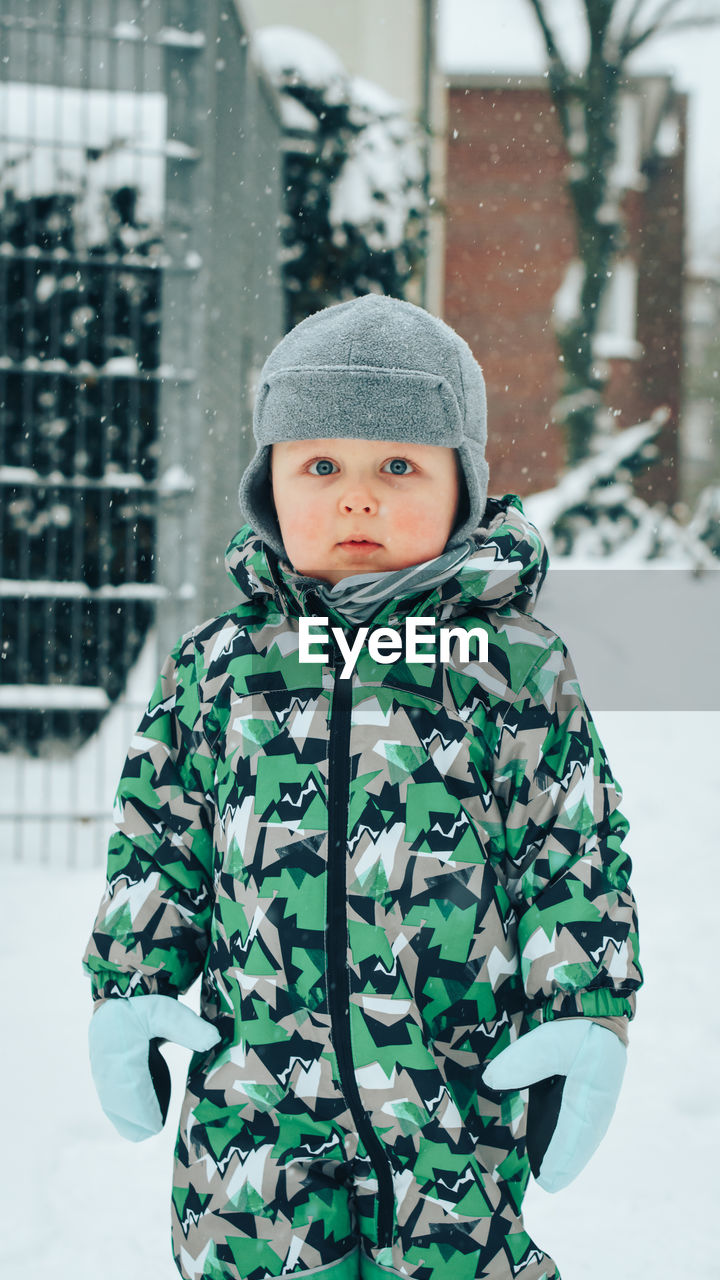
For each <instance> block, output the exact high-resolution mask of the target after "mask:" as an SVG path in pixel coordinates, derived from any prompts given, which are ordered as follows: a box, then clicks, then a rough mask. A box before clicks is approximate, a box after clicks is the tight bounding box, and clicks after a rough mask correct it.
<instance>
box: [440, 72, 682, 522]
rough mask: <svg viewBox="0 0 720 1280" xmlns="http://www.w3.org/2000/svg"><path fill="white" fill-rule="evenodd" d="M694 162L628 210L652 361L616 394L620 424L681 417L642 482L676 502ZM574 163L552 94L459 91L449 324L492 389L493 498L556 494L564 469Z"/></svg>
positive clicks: (667, 172)
mask: <svg viewBox="0 0 720 1280" xmlns="http://www.w3.org/2000/svg"><path fill="white" fill-rule="evenodd" d="M682 105H684V102H683V103H682ZM683 155H684V148H683V147H681V150H680V152H679V155H678V156H677V157H675V158H673V159H672V160H665V161H661V162H658V164H657V165H656V168H655V170H654V172H653V174H652V175H651V177H650V183H649V187H648V190H647V192H643V193H636V192H633V193H631V195H630V197H629V200H628V207H627V213H628V218H629V227H628V235H629V248H630V251H631V252H632V253H633V254H634V255H635V257H636V261H637V263H638V267H639V285H638V297H639V308H640V314H639V317H638V333H637V337H638V340H639V341H640V342H641V343H642V344H643V345H644V346H645V349H646V350H645V355H644V357H643V358H642V359H641V360H622V361H621V360H613V361H612V362H611V367H612V376H611V382H610V387H609V401H610V403H612V405H613V407H615V408H619V409H621V414H620V415H619V417H618V419H617V420H618V423H619V425H621V426H631V425H633V424H634V423H635V422H638V421H641V420H642V419H643V418H645V417H647V416H648V415H649V413H650V412H651V411H652V409H653V408H655V407H656V405H658V404H660V403H666V404H668V405H669V406H670V408H671V410H672V414H673V416H672V419H671V421H670V422H669V424H668V427H667V428H666V429H665V431H664V433H663V439H662V448H663V455H664V456H663V463H662V465H660V466H656V467H654V468H653V469H652V473H649V474H648V476H647V477H646V478H645V479H644V480H643V482H642V483H643V486H644V488H645V489H648V486H652V489H651V490H650V494H651V496H653V497H663V498H665V499H666V500H670V501H672V500H674V498H675V497H676V484H677V468H676V465H675V455H676V436H677V415H678V409H679V402H680V392H681V379H680V374H681V351H682V251H683V231H684V228H683V200H682V191H683V176H684V175H683ZM566 163H567V154H566V151H565V148H564V143H563V139H562V135H561V131H560V127H559V124H558V121H557V118H556V115H555V111H554V108H553V106H552V103H551V101H550V97H549V94H548V92H547V90H546V89H545V88H544V87H543V86H541V87H534V86H530V87H526V86H522V87H501V86H500V87H498V86H495V85H493V86H492V87H488V88H486V87H470V88H469V87H467V86H463V85H462V84H460V83H459V84H456V85H452V86H451V88H450V92H449V103H448V155H447V226H446V256H445V310H444V315H445V318H446V320H447V321H448V323H449V324H451V325H452V326H453V327H454V328H455V329H457V330H458V332H459V333H461V334H462V336H463V337H464V338H465V339H466V341H467V342H468V343H469V344H470V346H471V348H472V350H473V351H474V353H475V355H476V357H477V359H478V360H479V362H480V364H481V365H482V367H483V369H484V372H485V376H486V379H487V385H488V401H489V435H490V442H489V447H488V457H489V462H490V476H491V482H490V488H491V492H493V493H503V492H507V491H509V490H511V491H514V492H518V493H520V494H526V493H531V492H533V491H537V490H539V489H544V488H546V487H548V486H549V485H551V484H552V483H553V482H554V480H555V479H556V477H557V474H558V472H559V471H560V469H561V468H562V466H563V463H564V441H563V437H562V433H561V431H560V429H559V428H558V427H557V426H556V425H555V424H554V423H553V421H552V407H553V404H554V403H555V401H556V399H557V397H558V394H559V391H560V387H561V381H560V365H559V364H558V357H557V349H556V345H555V339H554V334H553V330H552V324H551V311H552V303H553V297H554V295H555V293H556V291H557V289H558V287H559V285H560V284H561V282H562V279H563V276H564V272H565V268H566V266H567V263H568V262H569V261H570V259H571V258H572V257H574V255H575V233H574V225H573V220H572V213H571V209H570V205H569V202H568V198H567V195H566V193H565V190H564V169H565V165H566Z"/></svg>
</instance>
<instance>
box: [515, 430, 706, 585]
mask: <svg viewBox="0 0 720 1280" xmlns="http://www.w3.org/2000/svg"><path fill="white" fill-rule="evenodd" d="M666 421H667V410H665V409H659V410H656V412H655V413H654V414H653V416H652V418H651V419H650V420H649V421H648V422H643V423H639V424H638V425H637V426H634V427H629V428H627V429H626V430H624V431H620V432H618V433H617V435H615V436H612V437H611V438H610V439H609V440H608V442H607V444H606V445H605V447H604V448H603V450H602V451H601V452H599V453H598V454H596V455H594V456H593V457H591V458H588V459H587V460H585V461H584V462H582V463H580V464H579V465H578V466H576V467H573V468H571V469H570V470H569V471H567V472H566V473H565V475H564V476H562V478H561V479H560V480H559V482H558V484H557V485H556V486H555V487H554V488H553V489H546V490H544V491H543V492H541V493H535V494H532V495H531V496H530V497H528V498H525V499H524V500H523V505H524V507H525V510H526V512H527V514H528V516H529V518H530V519H531V520H532V522H533V523H534V524H535V525H537V527H538V529H539V530H540V532H541V533H542V535H543V537H544V538H545V540H546V543H547V546H548V550H549V552H550V555H551V557H552V556H568V555H572V556H573V557H575V558H578V557H579V558H588V559H598V558H601V559H603V560H604V561H605V562H607V561H610V562H611V563H612V564H613V565H618V566H619V565H626V566H630V565H636V564H644V563H646V562H647V561H652V562H655V563H658V564H662V565H664V566H667V565H677V566H684V567H687V568H692V569H694V570H697V569H703V568H706V569H707V568H717V559H716V556H715V555H713V546H712V543H711V539H710V536H709V535H703V533H702V532H701V526H700V522H698V524H697V525H696V526H693V525H692V524H691V525H688V526H683V525H680V524H679V523H678V522H677V521H676V520H674V519H673V518H672V516H670V515H669V514H668V512H667V511H666V510H665V509H664V508H663V507H662V506H661V505H657V506H654V507H651V506H650V505H649V504H648V503H647V502H645V501H644V500H643V499H642V498H639V497H638V496H637V495H636V494H635V493H634V492H633V488H632V484H631V476H632V474H633V473H634V472H636V471H638V470H640V469H641V468H642V467H644V466H645V465H647V462H648V461H649V460H650V459H651V457H652V455H653V454H654V452H655V450H654V449H653V446H652V441H653V439H654V437H655V436H656V435H657V434H658V432H659V431H660V429H661V427H662V426H663V424H664V423H665V422H666ZM716 503H717V510H716V515H715V519H716V521H717V511H718V510H720V493H719V495H718V497H717V498H716ZM710 516H711V513H710V511H708V520H707V523H708V525H709V526H711V525H712V520H711V518H710ZM703 527H705V526H703ZM718 542H719V543H720V538H718Z"/></svg>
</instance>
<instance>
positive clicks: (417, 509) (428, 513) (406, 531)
mask: <svg viewBox="0 0 720 1280" xmlns="http://www.w3.org/2000/svg"><path fill="white" fill-rule="evenodd" d="M438 515H439V511H438V508H437V506H436V505H435V504H434V503H430V502H429V501H427V500H426V499H418V500H415V501H413V502H411V503H404V504H403V505H402V506H401V507H399V508H398V510H396V511H395V512H394V514H393V521H392V523H393V528H394V529H395V530H397V532H398V533H402V534H403V536H405V537H407V538H408V539H412V540H417V542H418V543H422V542H426V541H427V537H428V533H429V532H430V530H431V528H432V526H433V525H436V524H437V519H438Z"/></svg>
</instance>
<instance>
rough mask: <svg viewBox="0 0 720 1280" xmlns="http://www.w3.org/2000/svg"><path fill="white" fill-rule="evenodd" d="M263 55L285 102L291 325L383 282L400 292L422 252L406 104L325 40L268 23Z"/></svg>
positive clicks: (415, 160) (421, 205)
mask: <svg viewBox="0 0 720 1280" xmlns="http://www.w3.org/2000/svg"><path fill="white" fill-rule="evenodd" d="M256 52H257V54H258V56H259V58H260V60H261V62H262V64H263V67H264V69H265V71H266V72H267V74H268V75H269V77H270V79H271V80H272V81H273V83H274V85H275V87H276V88H277V89H278V90H279V93H280V99H281V103H282V118H283V125H284V128H285V140H284V154H285V175H284V189H285V203H286V209H285V216H284V218H283V222H282V227H281V229H282V235H283V243H282V249H281V263H282V268H283V279H284V283H285V290H286V298H287V301H288V310H289V314H288V317H287V319H288V323H289V324H294V323H297V321H298V320H300V319H302V318H303V317H304V316H305V315H308V314H310V313H311V312H312V311H313V310H316V309H317V307H318V306H327V305H329V304H330V303H331V302H334V301H340V300H341V299H342V298H346V297H352V296H353V295H354V294H358V293H366V292H369V291H371V290H372V289H379V290H380V291H382V292H385V293H392V294H394V295H395V296H402V294H403V290H404V285H405V283H406V282H407V280H408V279H409V278H410V276H411V274H412V273H413V271H414V269H415V266H416V264H417V263H418V262H419V261H420V260H421V258H422V257H423V254H424V242H425V219H426V214H427V207H428V201H427V196H426V191H425V158H424V145H425V143H424V138H423V134H422V131H421V129H420V128H419V126H418V125H416V124H415V123H414V122H413V121H412V120H410V119H409V118H408V116H407V111H406V108H405V105H404V104H403V103H402V102H400V101H398V100H397V99H396V98H394V97H392V96H391V95H390V94H389V93H386V92H385V90H384V89H382V88H380V86H378V85H376V84H373V83H372V82H370V81H369V80H365V79H364V78H362V77H359V76H355V77H353V76H350V75H349V74H348V72H347V71H346V70H345V67H344V66H343V64H342V62H341V61H340V59H339V58H338V56H337V54H336V53H335V51H334V50H333V49H331V48H330V47H329V46H328V45H327V44H325V42H324V41H323V40H320V39H318V38H317V37H316V36H313V35H310V34H309V33H308V32H306V31H299V30H296V29H295V28H292V27H283V26H280V27H266V28H264V29H263V30H261V31H259V32H258V33H257V36H256Z"/></svg>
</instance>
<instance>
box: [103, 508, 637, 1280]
mask: <svg viewBox="0 0 720 1280" xmlns="http://www.w3.org/2000/svg"><path fill="white" fill-rule="evenodd" d="M485 520H486V523H485V525H484V527H483V528H482V529H480V530H478V532H477V534H476V535H475V537H476V542H477V552H476V553H475V554H473V555H472V556H471V557H470V559H469V560H467V561H466V562H465V563H464V564H463V565H462V567H461V568H460V569H459V570H458V571H457V573H456V575H455V576H454V577H453V578H451V579H449V580H447V581H446V582H445V583H444V584H443V585H442V586H440V587H436V588H434V589H433V590H431V591H430V592H428V593H427V594H426V595H425V596H419V595H415V596H414V597H408V598H406V599H401V600H399V601H391V602H389V603H387V604H386V605H384V606H382V607H381V608H380V609H379V610H378V612H377V613H376V614H375V615H374V617H373V618H372V620H371V621H370V625H371V627H375V626H380V625H385V626H388V625H389V626H392V627H395V628H396V629H397V630H402V626H403V619H404V618H405V617H406V616H407V615H408V614H410V613H413V614H417V615H420V616H425V617H427V616H429V615H433V616H435V617H436V618H437V619H438V624H439V625H440V626H447V627H450V626H452V627H462V628H472V627H477V626H484V627H485V628H486V629H487V631H488V635H489V661H488V662H487V663H484V664H480V663H478V662H477V661H476V660H475V658H474V654H475V650H474V649H471V653H470V660H469V661H466V662H461V661H459V660H458V659H457V648H456V642H455V643H454V646H453V649H452V657H451V660H450V661H449V662H446V663H444V664H443V663H440V662H439V661H433V663H432V664H429V665H428V664H422V663H409V662H406V661H405V660H404V659H403V658H402V656H401V657H400V658H399V659H398V660H396V661H395V662H392V663H386V664H380V663H378V662H376V661H374V660H373V659H372V657H371V656H370V653H369V652H368V648H367V644H366V645H365V647H364V648H363V650H362V652H361V654H360V657H359V659H358V662H357V666H356V668H355V671H354V673H353V674H352V676H351V677H346V678H340V671H341V670H342V668H343V660H342V658H341V657H340V656H339V654H338V653H337V652H336V651H335V650H333V652H331V653H330V654H329V661H328V662H327V663H326V664H324V665H323V664H322V663H307V662H304V663H301V662H300V661H299V660H298V618H299V617H300V616H301V615H303V614H305V615H313V616H321V617H326V618H328V625H329V627H332V626H343V619H342V617H340V616H339V615H337V616H333V615H332V611H331V610H330V611H329V610H328V608H327V606H323V605H321V603H320V601H319V599H318V598H317V597H316V596H314V595H313V593H312V583H308V580H307V579H305V580H303V579H301V578H299V577H298V575H296V574H293V573H290V572H289V571H288V570H287V569H281V568H280V567H279V564H278V561H277V559H276V558H275V556H274V554H273V553H272V552H270V551H268V550H267V549H266V547H265V545H264V544H263V543H262V542H261V541H260V540H259V539H258V538H257V537H255V536H254V535H253V534H252V531H251V530H250V528H249V526H245V527H244V528H243V529H241V531H240V533H239V534H238V535H237V537H236V538H235V539H234V541H233V543H232V544H231V546H230V549H229V552H228V568H229V571H230V573H231V575H232V577H233V578H234V579H235V581H236V583H237V585H238V587H239V588H240V592H241V597H242V598H241V601H240V603H239V604H238V606H237V608H235V609H233V610H231V611H230V612H228V613H226V614H224V615H222V616H221V617H219V618H216V619H214V620H212V621H210V622H207V623H205V624H203V625H201V626H199V627H197V628H196V629H195V630H194V631H192V632H191V633H190V634H189V635H187V636H186V637H185V638H184V639H183V640H182V641H181V642H180V643H179V644H178V646H177V648H176V649H175V651H174V652H173V654H172V655H171V657H170V658H169V660H168V662H167V663H166V665H165V667H164V669H163V672H162V675H161V677H160V681H159V684H158V686H157V688H156V690H155V693H154V695H153V698H152V700H151V702H150V705H149V708H148V711H147V713H146V715H145V718H144V719H143V721H142V724H141V726H140V729H139V731H138V734H137V736H136V737H135V738H134V740H133V743H132V746H131V750H130V754H129V756H128V759H127V763H126V766H125V770H124V773H123V777H122V781H121V784H120V789H119V793H118V802H117V822H118V834H116V835H115V836H114V837H113V839H112V842H111V846H110V854H109V868H108V887H107V890H106V894H105V897H104V899H103V902H102V904H101V907H100V910H99V913H98V917H97V920H96V923H95V927H94V932H93V935H92V938H91V941H90V943H89V945H88V949H87V952H86V955H85V965H86V967H87V969H88V971H89V972H90V973H91V975H92V980H93V991H94V997H95V998H96V999H98V1000H100V999H104V998H108V997H114V998H117V997H131V996H133V995H137V994H151V993H155V992H159V993H162V994H166V995H168V994H169V995H177V994H179V993H180V992H184V991H186V990H187V989H188V987H189V986H190V985H191V983H192V982H193V981H194V980H195V979H196V978H197V977H198V975H199V974H202V1004H201V1012H202V1013H203V1015H204V1016H205V1017H206V1018H208V1019H210V1020H212V1022H214V1023H215V1025H216V1026H217V1028H218V1029H219V1031H220V1032H221V1035H222V1040H221V1042H220V1044H219V1045H218V1046H217V1047H216V1048H214V1049H212V1050H211V1051H210V1052H209V1053H208V1054H205V1055H202V1054H196V1055H195V1056H194V1057H193V1059H192V1062H191V1065H190V1071H189V1076H188V1086H187V1093H186V1097H185V1101H184V1105H183V1108H182V1115H181V1120H180V1129H179V1134H178V1139H177V1146H176V1152H175V1156H176V1159H175V1180H174V1191H173V1240H174V1250H175V1258H176V1262H177V1265H178V1267H179V1270H180V1271H181V1273H182V1275H183V1276H184V1277H186V1278H187V1280H191V1278H192V1280H200V1278H202V1280H221V1278H222V1280H226V1278H227V1280H230V1278H232V1280H237V1278H238V1277H243V1280H260V1278H261V1277H265V1276H278V1275H280V1274H281V1273H282V1274H283V1275H285V1274H288V1273H298V1274H300V1273H302V1274H308V1273H309V1272H315V1271H325V1272H326V1273H327V1274H328V1276H329V1275H330V1274H332V1276H333V1277H334V1278H337V1280H350V1278H351V1277H358V1275H361V1276H362V1277H364V1278H366V1277H380V1276H382V1275H383V1274H385V1275H387V1274H388V1273H389V1274H391V1275H392V1274H398V1275H403V1276H407V1277H411V1278H412V1280H475V1278H476V1277H488V1280H510V1277H512V1276H517V1275H520V1276H521V1277H522V1280H542V1278H543V1277H545V1280H550V1278H551V1277H556V1276H557V1274H558V1273H557V1270H556V1268H555V1264H554V1263H553V1261H552V1259H550V1258H549V1257H548V1256H547V1254H545V1253H544V1252H543V1250H542V1249H541V1248H539V1247H538V1246H537V1245H535V1244H534V1242H533V1241H532V1240H531V1239H530V1238H529V1236H528V1235H527V1233H526V1232H525V1229H524V1226H523V1221H522V1216H521V1202H522V1197H523V1193H524V1190H525V1187H526V1184H527V1180H528V1177H529V1167H528V1159H527V1153H526V1145H525V1132H526V1116H527V1095H526V1093H525V1092H508V1093H505V1094H502V1095H501V1094H497V1093H493V1092H492V1091H490V1090H488V1089H487V1088H486V1087H485V1086H484V1085H483V1083H482V1081H481V1071H482V1069H483V1064H484V1063H485V1060H486V1059H487V1058H488V1057H491V1056H494V1055H495V1054H496V1053H498V1052H499V1051H500V1050H501V1049H502V1048H504V1047H505V1045H506V1044H508V1043H509V1042H510V1040H511V1039H512V1038H514V1037H515V1036H516V1035H517V1034H518V1033H522V1032H523V1031H526V1030H528V1029H529V1028H531V1027H532V1026H534V1025H537V1024H539V1023H540V1022H542V1021H543V1020H545V1019H552V1018H558V1017H568V1016H571V1017H577V1016H586V1017H595V1018H615V1019H618V1017H619V1018H621V1019H623V1025H624V1023H625V1021H626V1020H627V1018H629V1017H632V1014H633V1012H634V999H635V995H634V993H635V991H636V990H637V988H638V987H639V985H640V983H641V981H642V975H641V971H640V968H639V966H638V959H637V933H636V917H635V905H634V900H633V897H632V894H631V892H630V890H629V888H628V884H627V881H628V874H629V870H630V863H629V860H628V858H627V856H626V855H625V853H624V852H623V850H622V847H621V844H622V839H623V837H624V835H625V833H626V830H627V823H626V821H625V819H624V818H623V817H622V816H621V814H620V812H619V810H618V808H617V805H618V799H619V791H618V788H617V786H616V784H615V782H614V780H613V777H612V774H611V773H610V770H609V767H608V764H607V760H606V758H605V755H604V753H603V749H602V746H601V744H600V742H599V740H598V738H597V734H596V731H595V728H594V726H593V723H592V721H591V719H590V717H589V715H588V712H587V709H586V707H585V705H584V702H583V700H582V697H581V694H580V691H579V689H578V684H577V679H576V676H575V674H574V672H573V668H572V666H571V664H570V662H569V659H568V656H567V652H566V650H565V648H564V646H563V644H562V643H561V641H560V640H559V639H558V637H557V636H556V635H555V634H554V633H553V632H551V631H549V630H548V628H547V627H545V626H543V625H542V624H541V623H540V622H538V621H535V620H534V618H533V617H532V616H531V614H530V612H529V610H530V608H531V607H532V603H533V598H534V595H535V594H536V591H537V588H538V586H539V584H540V582H541V581H542V577H543V575H544V571H545V564H546V557H545V553H544V549H543V546H542V543H541V541H540V538H539V535H538V534H537V533H536V531H535V530H534V529H533V528H532V526H530V525H528V522H527V521H526V519H525V517H524V515H523V513H522V508H521V506H520V503H519V502H518V500H517V499H512V498H505V499H503V500H502V501H493V500H491V501H490V502H489V504H488V512H487V515H486V517H485ZM333 644H334V642H333ZM616 1025H617V1026H619V1023H616Z"/></svg>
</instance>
